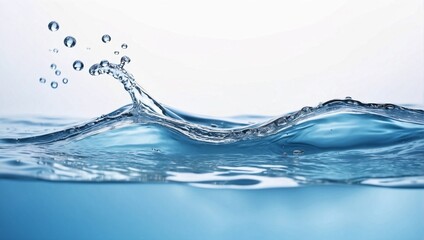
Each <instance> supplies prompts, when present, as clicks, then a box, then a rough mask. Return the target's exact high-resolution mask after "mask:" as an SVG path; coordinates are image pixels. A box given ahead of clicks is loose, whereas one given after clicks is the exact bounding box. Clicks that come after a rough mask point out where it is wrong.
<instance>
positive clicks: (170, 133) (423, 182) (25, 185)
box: [0, 56, 424, 239]
mask: <svg viewBox="0 0 424 240" xmlns="http://www.w3.org/2000/svg"><path fill="white" fill-rule="evenodd" d="M130 61H131V60H130V58H128V57H127V56H123V57H122V59H121V62H120V63H118V64H114V63H110V62H108V61H106V60H103V61H101V62H100V63H97V64H93V65H92V66H91V67H90V68H89V73H90V74H91V75H92V76H98V75H101V74H108V75H110V76H111V77H112V78H114V79H116V80H118V81H119V82H121V83H122V85H123V86H124V90H125V91H127V92H128V94H129V96H130V97H131V100H132V103H131V104H130V105H127V106H123V107H122V108H120V109H117V110H116V111H114V112H112V113H109V114H107V115H103V116H100V117H98V118H96V119H91V120H85V121H81V120H74V119H67V118H46V117H25V118H10V117H2V118H0V193H1V198H0V238H1V239H423V238H424V230H423V229H424V228H422V226H424V207H423V206H424V204H423V202H424V190H423V187H424V110H422V109H419V108H407V107H404V106H399V105H395V104H391V103H364V102H361V101H359V100H354V99H351V98H349V97H348V98H346V99H333V100H329V101H327V102H324V103H321V104H317V106H314V107H308V106H307V107H304V108H302V109H299V111H295V112H291V113H286V114H282V115H280V116H275V117H264V116H238V117H231V118H213V117H201V116H197V115H194V114H188V113H185V112H183V111H180V110H177V109H173V108H172V107H168V106H164V105H162V104H160V103H159V102H157V101H156V100H155V99H154V98H153V97H152V96H150V95H149V94H148V93H147V92H146V91H145V90H144V89H143V88H142V87H141V86H140V85H139V84H138V83H137V81H136V79H135V77H134V76H133V75H131V74H130V73H129V72H127V71H126V69H125V65H126V64H128V63H130ZM83 66H84V65H81V67H78V69H76V70H78V71H80V70H83ZM85 70H86V69H85ZM40 82H42V81H41V80H40ZM42 83H45V79H44V81H43V82H42ZM56 87H57V86H56ZM52 91H54V90H53V89H52ZM129 183H132V184H129ZM245 189H249V190H245Z"/></svg>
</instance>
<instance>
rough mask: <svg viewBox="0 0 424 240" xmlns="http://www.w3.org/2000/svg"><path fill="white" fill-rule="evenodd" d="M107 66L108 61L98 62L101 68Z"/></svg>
mask: <svg viewBox="0 0 424 240" xmlns="http://www.w3.org/2000/svg"><path fill="white" fill-rule="evenodd" d="M107 65H109V61H108V60H103V61H101V62H100V66H102V67H106V66H107Z"/></svg>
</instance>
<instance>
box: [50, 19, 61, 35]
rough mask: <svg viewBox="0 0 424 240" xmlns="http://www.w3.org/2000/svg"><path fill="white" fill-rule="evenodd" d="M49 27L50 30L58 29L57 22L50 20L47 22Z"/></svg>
mask: <svg viewBox="0 0 424 240" xmlns="http://www.w3.org/2000/svg"><path fill="white" fill-rule="evenodd" d="M49 29H50V31H52V32H56V31H57V30H59V23H57V22H55V21H51V22H50V23H49Z"/></svg>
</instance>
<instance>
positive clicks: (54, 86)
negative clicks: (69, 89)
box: [50, 81, 59, 89]
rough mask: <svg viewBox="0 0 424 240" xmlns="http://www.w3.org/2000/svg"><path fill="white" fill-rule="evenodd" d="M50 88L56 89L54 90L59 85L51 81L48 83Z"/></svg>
mask: <svg viewBox="0 0 424 240" xmlns="http://www.w3.org/2000/svg"><path fill="white" fill-rule="evenodd" d="M50 86H51V87H52V88H53V89H56V88H57V86H59V84H57V82H55V81H53V82H52V83H50Z"/></svg>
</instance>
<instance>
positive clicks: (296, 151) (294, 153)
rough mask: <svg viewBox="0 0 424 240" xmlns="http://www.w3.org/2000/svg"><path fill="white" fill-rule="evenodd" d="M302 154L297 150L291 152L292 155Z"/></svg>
mask: <svg viewBox="0 0 424 240" xmlns="http://www.w3.org/2000/svg"><path fill="white" fill-rule="evenodd" d="M302 154H303V151H302V150H298V149H296V150H293V155H302Z"/></svg>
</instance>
